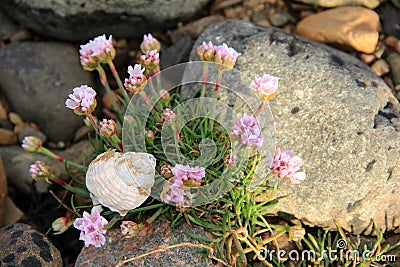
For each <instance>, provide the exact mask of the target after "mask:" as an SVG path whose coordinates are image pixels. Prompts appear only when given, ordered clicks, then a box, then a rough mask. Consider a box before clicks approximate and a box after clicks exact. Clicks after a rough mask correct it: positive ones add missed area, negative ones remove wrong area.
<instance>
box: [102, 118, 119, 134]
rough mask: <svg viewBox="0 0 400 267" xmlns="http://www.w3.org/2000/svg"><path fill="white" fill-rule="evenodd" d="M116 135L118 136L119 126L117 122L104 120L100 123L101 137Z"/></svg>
mask: <svg viewBox="0 0 400 267" xmlns="http://www.w3.org/2000/svg"><path fill="white" fill-rule="evenodd" d="M115 134H117V124H116V123H115V121H114V120H107V119H103V120H102V121H101V122H100V135H102V136H105V137H107V136H113V135H115Z"/></svg>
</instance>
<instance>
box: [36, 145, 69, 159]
mask: <svg viewBox="0 0 400 267" xmlns="http://www.w3.org/2000/svg"><path fill="white" fill-rule="evenodd" d="M38 152H39V153H42V154H43V155H46V156H48V157H49V158H52V159H55V160H58V161H62V162H63V161H64V158H63V157H61V156H59V155H57V154H55V153H53V152H51V151H50V150H48V149H47V148H45V147H42V146H41V147H40V148H39V149H38Z"/></svg>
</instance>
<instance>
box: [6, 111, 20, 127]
mask: <svg viewBox="0 0 400 267" xmlns="http://www.w3.org/2000/svg"><path fill="white" fill-rule="evenodd" d="M8 119H9V120H10V121H11V122H12V123H13V124H19V123H22V122H23V120H22V119H21V117H20V116H19V115H18V114H17V113H15V112H10V113H8Z"/></svg>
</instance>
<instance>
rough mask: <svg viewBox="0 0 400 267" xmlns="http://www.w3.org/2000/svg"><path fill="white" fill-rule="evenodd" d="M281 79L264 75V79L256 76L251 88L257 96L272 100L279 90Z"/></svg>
mask: <svg viewBox="0 0 400 267" xmlns="http://www.w3.org/2000/svg"><path fill="white" fill-rule="evenodd" d="M278 81H279V78H277V77H274V76H271V75H269V74H264V75H263V76H262V77H260V76H258V75H256V77H255V79H254V80H253V81H252V82H251V85H250V88H251V89H253V90H254V91H255V92H256V95H257V96H258V97H260V98H262V99H263V100H264V101H265V100H270V99H272V98H273V97H274V96H275V95H276V91H277V90H278Z"/></svg>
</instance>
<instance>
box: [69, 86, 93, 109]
mask: <svg viewBox="0 0 400 267" xmlns="http://www.w3.org/2000/svg"><path fill="white" fill-rule="evenodd" d="M95 97H96V91H95V90H93V88H91V87H89V86H87V85H81V86H79V87H75V88H74V89H73V93H72V94H70V95H69V99H67V100H66V101H65V106H66V107H67V108H70V109H72V110H73V111H74V112H75V113H76V114H78V115H89V114H90V113H92V111H93V110H94V109H95V108H96V98H95Z"/></svg>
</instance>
